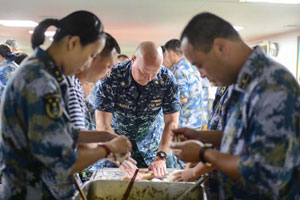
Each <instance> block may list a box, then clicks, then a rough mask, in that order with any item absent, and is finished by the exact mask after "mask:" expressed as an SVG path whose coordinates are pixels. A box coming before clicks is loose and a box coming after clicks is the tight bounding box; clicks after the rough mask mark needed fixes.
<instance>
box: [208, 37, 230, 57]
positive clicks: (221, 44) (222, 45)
mask: <svg viewBox="0 0 300 200" xmlns="http://www.w3.org/2000/svg"><path fill="white" fill-rule="evenodd" d="M212 50H213V51H214V53H215V55H217V56H218V57H222V58H224V57H226V56H227V54H228V42H227V40H226V39H223V38H215V39H214V41H213V46H212Z"/></svg>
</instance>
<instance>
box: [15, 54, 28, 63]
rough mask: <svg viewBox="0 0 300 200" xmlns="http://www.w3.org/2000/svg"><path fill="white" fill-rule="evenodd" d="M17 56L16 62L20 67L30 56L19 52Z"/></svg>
mask: <svg viewBox="0 0 300 200" xmlns="http://www.w3.org/2000/svg"><path fill="white" fill-rule="evenodd" d="M15 55H16V59H15V60H14V61H15V63H17V64H18V65H20V64H21V62H22V61H23V60H24V59H25V58H26V57H27V56H28V55H27V54H26V53H23V52H17V53H15Z"/></svg>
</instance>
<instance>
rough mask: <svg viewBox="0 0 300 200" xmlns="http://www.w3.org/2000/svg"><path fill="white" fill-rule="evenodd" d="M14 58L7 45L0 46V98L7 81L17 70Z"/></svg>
mask: <svg viewBox="0 0 300 200" xmlns="http://www.w3.org/2000/svg"><path fill="white" fill-rule="evenodd" d="M15 58H16V56H15V54H13V53H12V51H11V49H10V47H9V46H8V45H7V44H0V98H1V96H2V93H3V91H4V89H5V86H6V84H7V81H8V79H9V78H10V77H11V75H12V74H13V72H14V71H15V70H16V69H17V68H18V65H17V64H16V63H15V62H14V59H15Z"/></svg>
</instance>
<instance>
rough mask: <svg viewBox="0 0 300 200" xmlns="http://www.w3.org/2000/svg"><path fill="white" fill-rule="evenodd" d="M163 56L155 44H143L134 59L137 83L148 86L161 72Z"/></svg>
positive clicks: (133, 66) (133, 69)
mask: <svg viewBox="0 0 300 200" xmlns="http://www.w3.org/2000/svg"><path fill="white" fill-rule="evenodd" d="M162 62H163V54H162V49H161V47H160V46H158V45H156V44H155V43H154V42H150V41H146V42H142V43H141V44H140V45H139V46H138V48H137V49H136V52H135V54H134V56H133V58H132V75H133V78H134V80H135V81H136V82H138V83H139V84H141V85H147V84H148V82H150V81H151V80H153V79H154V78H155V76H156V75H157V73H158V72H159V70H160V67H161V65H162Z"/></svg>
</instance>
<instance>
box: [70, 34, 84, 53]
mask: <svg viewBox="0 0 300 200" xmlns="http://www.w3.org/2000/svg"><path fill="white" fill-rule="evenodd" d="M78 45H81V43H80V38H79V37H78V36H69V37H68V40H67V49H68V50H69V51H71V50H73V49H75V48H76V47H77V46H78Z"/></svg>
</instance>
